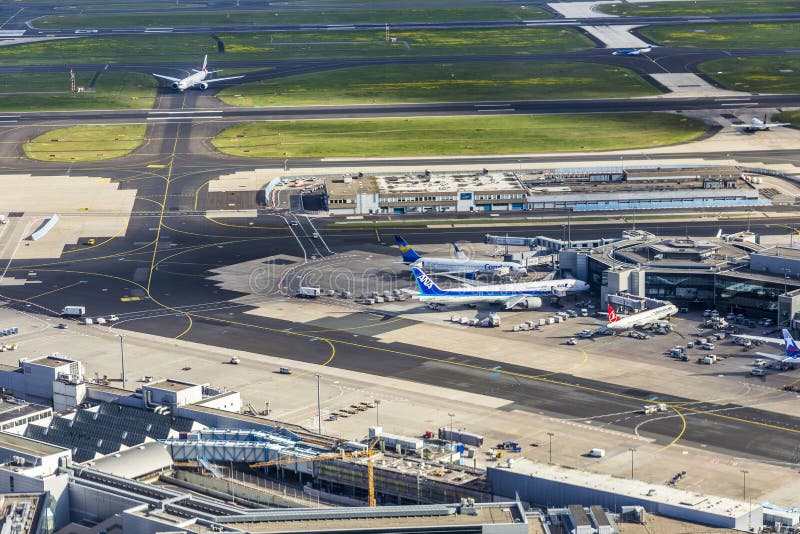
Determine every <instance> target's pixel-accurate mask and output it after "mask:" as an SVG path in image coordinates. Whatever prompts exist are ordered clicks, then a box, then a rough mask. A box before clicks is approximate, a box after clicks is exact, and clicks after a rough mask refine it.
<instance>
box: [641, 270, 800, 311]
mask: <svg viewBox="0 0 800 534" xmlns="http://www.w3.org/2000/svg"><path fill="white" fill-rule="evenodd" d="M645 287H646V289H645V296H647V297H651V298H655V299H660V300H669V301H670V302H672V303H673V304H675V305H676V306H680V307H684V306H685V307H689V308H695V309H707V308H710V309H717V310H719V311H721V312H726V313H727V312H733V313H742V314H744V315H746V316H749V317H772V318H775V317H776V315H777V312H778V295H780V294H782V293H783V290H784V285H783V283H782V282H778V281H765V280H753V279H748V278H747V277H746V275H745V274H742V275H737V276H733V275H726V274H717V273H713V272H704V273H664V272H647V273H646V283H645ZM796 287H797V285H796V283H792V281H790V283H789V284H788V289H789V290H790V291H791V290H792V289H795V288H796Z"/></svg>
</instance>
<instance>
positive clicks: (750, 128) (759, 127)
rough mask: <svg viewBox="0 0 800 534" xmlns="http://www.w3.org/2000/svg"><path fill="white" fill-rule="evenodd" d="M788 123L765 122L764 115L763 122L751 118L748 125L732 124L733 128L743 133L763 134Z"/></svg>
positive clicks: (765, 117)
mask: <svg viewBox="0 0 800 534" xmlns="http://www.w3.org/2000/svg"><path fill="white" fill-rule="evenodd" d="M789 124H791V123H789V122H767V116H766V115H764V120H763V121H762V120H761V119H758V118H756V117H753V118H752V119H750V124H734V125H733V127H734V128H742V129H744V131H745V132H763V131H769V130H770V128H779V127H781V126H789Z"/></svg>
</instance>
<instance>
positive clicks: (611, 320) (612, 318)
mask: <svg viewBox="0 0 800 534" xmlns="http://www.w3.org/2000/svg"><path fill="white" fill-rule="evenodd" d="M617 321H619V315H617V312H615V311H614V308H612V307H611V304H609V305H608V322H609V323H616V322H617Z"/></svg>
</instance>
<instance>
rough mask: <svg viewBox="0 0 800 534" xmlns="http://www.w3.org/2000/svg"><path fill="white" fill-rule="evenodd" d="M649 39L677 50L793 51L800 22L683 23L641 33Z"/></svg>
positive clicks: (799, 38) (799, 43)
mask: <svg viewBox="0 0 800 534" xmlns="http://www.w3.org/2000/svg"><path fill="white" fill-rule="evenodd" d="M639 33H641V34H642V35H643V36H644V37H645V38H646V39H647V40H649V41H653V42H655V43H657V44H660V45H664V46H673V47H683V46H686V47H697V48H723V49H736V48H759V49H763V48H792V47H798V46H800V22H781V23H764V24H682V25H679V26H678V25H675V26H673V25H666V26H648V27H645V28H641V29H640V30H639Z"/></svg>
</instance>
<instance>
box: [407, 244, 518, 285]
mask: <svg viewBox="0 0 800 534" xmlns="http://www.w3.org/2000/svg"><path fill="white" fill-rule="evenodd" d="M394 240H395V242H396V243H397V246H398V247H400V252H402V254H403V263H405V264H407V265H411V264H412V263H413V264H415V265H419V266H420V267H421V268H422V269H424V270H426V271H428V272H437V273H442V272H445V273H456V274H465V275H467V277H470V276H474V275H476V274H496V273H499V272H502V271H505V270H506V269H508V272H509V273H510V274H513V275H524V274H527V273H528V271H526V270H525V267H523V266H522V265H520V264H519V263H517V262H513V261H492V260H487V261H480V260H470V259H469V258H468V257H467V255H466V254H464V252H463V251H462V250H461V249H459V248H458V246H457V245H456V244H455V243H453V247H455V251H456V258H428V257H423V256H420V255H419V254H417V253H416V251H415V250H414V249H413V248H411V245H409V244H408V243H407V242H406V240H405V239H403V237H402V236H399V235H396V236H394Z"/></svg>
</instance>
